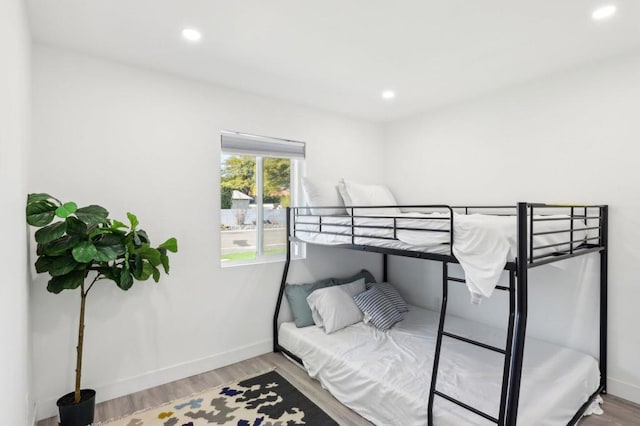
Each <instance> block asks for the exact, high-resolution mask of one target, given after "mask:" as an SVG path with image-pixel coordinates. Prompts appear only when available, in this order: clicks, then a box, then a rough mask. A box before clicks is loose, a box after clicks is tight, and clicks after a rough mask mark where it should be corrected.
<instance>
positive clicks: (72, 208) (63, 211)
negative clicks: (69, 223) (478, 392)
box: [56, 201, 78, 219]
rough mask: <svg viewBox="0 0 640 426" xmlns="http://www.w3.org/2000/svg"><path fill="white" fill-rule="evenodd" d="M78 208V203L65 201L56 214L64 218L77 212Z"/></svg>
mask: <svg viewBox="0 0 640 426" xmlns="http://www.w3.org/2000/svg"><path fill="white" fill-rule="evenodd" d="M76 210H78V205H77V204H76V203H74V202H73V201H69V202H68V203H64V204H63V205H61V206H60V207H58V208H57V209H56V216H58V217H61V218H63V219H64V218H66V217H67V216H69V215H70V214H73V213H75V212H76Z"/></svg>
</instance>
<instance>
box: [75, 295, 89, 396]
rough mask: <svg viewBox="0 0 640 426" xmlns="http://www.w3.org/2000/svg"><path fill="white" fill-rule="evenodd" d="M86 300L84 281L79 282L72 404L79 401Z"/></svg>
mask: <svg viewBox="0 0 640 426" xmlns="http://www.w3.org/2000/svg"><path fill="white" fill-rule="evenodd" d="M86 301H87V293H85V292H84V283H81V284H80V320H79V321H78V346H76V390H75V393H74V396H73V402H74V404H77V403H79V402H80V377H81V375H82V347H83V344H84V307H85V303H86Z"/></svg>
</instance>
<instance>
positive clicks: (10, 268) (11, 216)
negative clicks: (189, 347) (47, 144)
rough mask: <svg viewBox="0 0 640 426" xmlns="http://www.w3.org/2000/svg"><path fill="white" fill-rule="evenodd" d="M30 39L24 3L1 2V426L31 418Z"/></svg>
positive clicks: (20, 422)
mask: <svg viewBox="0 0 640 426" xmlns="http://www.w3.org/2000/svg"><path fill="white" fill-rule="evenodd" d="M30 56H31V41H30V37H29V28H28V25H27V21H26V16H25V11H24V5H23V2H22V1H20V0H8V1H2V2H0V58H1V59H0V199H1V200H2V208H1V209H0V234H1V235H2V245H1V246H0V256H1V257H2V283H1V284H0V342H2V343H1V344H2V349H1V352H2V358H1V359H2V362H0V383H2V386H0V413H2V422H3V423H5V424H10V425H26V424H27V423H28V422H29V421H30V419H31V413H32V411H33V409H32V402H31V395H30V393H29V392H30V385H29V382H30V377H29V345H28V342H29V323H28V299H29V291H28V289H29V287H28V285H29V282H28V280H27V271H28V269H27V245H26V238H25V237H26V222H25V217H24V206H25V202H26V183H27V173H26V167H25V164H26V163H25V157H26V153H27V152H28V143H29V117H30V111H29V106H30V105H29V104H30V91H29V76H30Z"/></svg>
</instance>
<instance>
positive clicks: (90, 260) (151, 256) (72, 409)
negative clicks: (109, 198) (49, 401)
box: [27, 194, 178, 426]
mask: <svg viewBox="0 0 640 426" xmlns="http://www.w3.org/2000/svg"><path fill="white" fill-rule="evenodd" d="M127 217H128V219H129V225H125V224H124V223H122V222H120V221H117V220H112V219H109V212H108V211H107V210H106V209H105V208H104V207H101V206H96V205H91V206H87V207H81V208H78V206H77V205H76V203H74V202H67V203H61V202H60V201H59V200H58V199H56V198H54V197H52V196H50V195H49V194H29V196H28V199H27V223H28V224H29V225H32V226H34V227H37V228H39V229H38V230H37V231H36V232H35V240H36V242H37V251H36V253H37V260H36V262H35V267H36V271H37V272H38V273H45V272H46V273H48V274H49V276H50V279H49V282H48V284H47V290H48V291H50V292H51V293H56V294H57V293H60V292H61V291H63V290H77V289H79V290H80V318H79V321H78V344H77V346H76V370H75V371H76V381H75V391H74V392H70V393H68V394H67V395H64V396H62V397H61V398H60V399H58V402H57V405H58V409H59V413H60V417H59V419H60V425H62V426H86V425H89V424H91V423H93V413H94V408H95V391H94V390H92V389H81V386H80V379H81V376H82V350H83V342H84V315H85V304H86V299H87V296H88V294H89V292H90V291H91V289H92V288H93V286H94V284H96V283H97V282H98V281H101V280H111V281H113V282H115V283H116V285H117V286H118V287H120V288H121V289H122V290H128V289H130V288H131V286H132V285H133V283H134V282H135V281H136V280H139V281H145V280H148V279H149V278H153V279H154V281H155V282H158V280H159V279H160V274H161V272H160V271H161V269H162V270H164V272H165V273H167V274H168V273H169V257H168V256H167V252H172V253H175V252H177V251H178V243H177V241H176V239H175V238H169V239H168V240H167V241H165V242H164V243H162V244H160V245H159V246H157V247H155V248H154V247H152V246H151V242H150V240H149V236H148V235H147V233H146V232H145V231H144V230H142V229H138V219H137V218H136V216H135V215H133V214H131V213H127Z"/></svg>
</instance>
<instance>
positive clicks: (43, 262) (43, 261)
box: [35, 256, 55, 274]
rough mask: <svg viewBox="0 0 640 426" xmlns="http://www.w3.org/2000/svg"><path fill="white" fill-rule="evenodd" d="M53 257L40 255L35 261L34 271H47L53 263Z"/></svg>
mask: <svg viewBox="0 0 640 426" xmlns="http://www.w3.org/2000/svg"><path fill="white" fill-rule="evenodd" d="M53 259H55V258H54V257H49V256H40V257H39V258H38V260H36V263H35V266H36V272H37V273H39V274H41V273H43V272H47V271H49V268H51V264H52V263H53Z"/></svg>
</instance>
